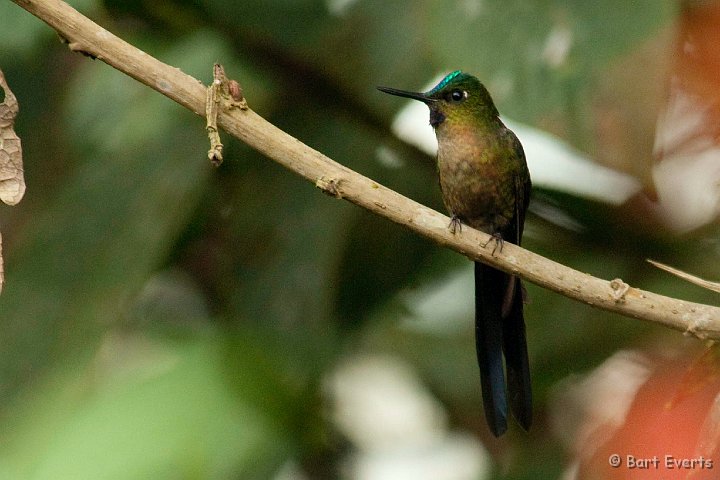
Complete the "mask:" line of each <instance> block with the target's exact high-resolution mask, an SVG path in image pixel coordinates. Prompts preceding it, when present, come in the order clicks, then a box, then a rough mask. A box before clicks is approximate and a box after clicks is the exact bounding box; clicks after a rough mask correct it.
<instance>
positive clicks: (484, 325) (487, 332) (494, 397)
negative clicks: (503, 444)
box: [475, 262, 507, 437]
mask: <svg viewBox="0 0 720 480" xmlns="http://www.w3.org/2000/svg"><path fill="white" fill-rule="evenodd" d="M505 276H506V274H505V273H503V272H501V271H500V270H496V269H494V268H492V267H488V266H487V265H484V264H482V263H478V262H475V348H476V350H477V358H478V364H479V366H480V384H481V386H482V397H483V407H484V409H485V419H486V420H487V423H488V426H489V427H490V431H491V432H492V433H493V435H495V436H496V437H499V436H500V435H502V434H503V433H505V431H506V430H507V398H506V395H505V374H504V373H503V360H502V352H503V321H502V313H501V311H502V304H503V299H504V297H505V295H504V292H505V288H504V287H503V285H504V284H505V283H506V282H505Z"/></svg>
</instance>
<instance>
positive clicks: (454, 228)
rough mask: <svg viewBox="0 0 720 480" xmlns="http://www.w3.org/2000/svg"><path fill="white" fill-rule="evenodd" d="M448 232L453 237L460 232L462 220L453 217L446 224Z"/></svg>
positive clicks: (455, 216)
mask: <svg viewBox="0 0 720 480" xmlns="http://www.w3.org/2000/svg"><path fill="white" fill-rule="evenodd" d="M448 230H450V233H452V234H453V235H455V232H462V220H460V217H458V216H457V215H453V216H452V218H451V219H450V223H449V224H448Z"/></svg>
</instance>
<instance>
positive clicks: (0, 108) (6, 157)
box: [0, 70, 25, 278]
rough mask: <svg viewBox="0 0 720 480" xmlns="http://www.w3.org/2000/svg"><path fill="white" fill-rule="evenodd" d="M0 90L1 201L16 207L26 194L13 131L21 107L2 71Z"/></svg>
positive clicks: (0, 74) (0, 72) (17, 139)
mask: <svg viewBox="0 0 720 480" xmlns="http://www.w3.org/2000/svg"><path fill="white" fill-rule="evenodd" d="M0 88H2V89H3V90H5V100H4V101H3V103H0V200H2V201H3V202H5V203H7V204H8V205H15V204H17V203H18V202H19V201H20V200H21V199H22V197H23V195H24V194H25V178H24V175H23V165H22V146H21V145H20V137H18V136H17V134H16V133H15V131H14V130H13V123H14V122H15V117H16V116H17V114H18V110H19V107H18V102H17V98H15V95H13V93H12V92H11V91H10V87H8V85H7V82H6V81H5V76H4V75H3V72H2V70H0ZM1 273H2V271H1V270H0V274H1ZM0 278H2V277H0Z"/></svg>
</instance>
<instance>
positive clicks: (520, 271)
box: [13, 0, 720, 339]
mask: <svg viewBox="0 0 720 480" xmlns="http://www.w3.org/2000/svg"><path fill="white" fill-rule="evenodd" d="M13 1H14V2H15V3H16V4H18V5H19V6H21V7H22V8H24V9H26V10H27V11H29V12H30V13H32V14H33V15H35V16H37V17H38V18H40V19H41V20H43V21H44V22H46V23H47V24H48V25H50V26H51V27H52V28H54V29H55V30H56V31H57V32H58V33H59V34H60V36H61V37H62V38H64V39H66V40H67V42H68V46H69V47H70V49H71V50H73V51H78V52H81V53H84V54H86V55H89V56H91V57H95V58H97V59H99V60H102V61H103V62H105V63H107V64H108V65H110V66H112V67H114V68H116V69H117V70H120V71H121V72H123V73H125V74H127V75H129V76H131V77H132V78H134V79H136V80H138V81H139V82H142V83H143V84H145V85H147V86H149V87H150V88H152V89H154V90H157V91H158V92H160V93H162V94H163V95H165V96H167V97H168V98H170V99H172V100H174V101H176V102H177V103H179V104H180V105H182V106H184V107H186V108H188V109H189V110H191V111H193V112H195V113H196V114H198V115H200V116H204V115H205V100H206V89H205V87H204V86H203V85H202V84H201V83H200V82H199V81H198V80H196V79H194V78H193V77H191V76H189V75H187V74H185V73H183V72H181V71H180V70H178V69H177V68H174V67H171V66H169V65H166V64H164V63H162V62H160V61H158V60H157V59H155V58H153V57H151V56H149V55H148V54H146V53H145V52H143V51H141V50H139V49H137V48H135V47H133V46H132V45H130V44H128V43H127V42H125V41H123V40H121V39H120V38H118V37H116V36H115V35H113V34H111V33H110V32H108V31H107V30H105V29H104V28H102V27H100V26H99V25H97V24H95V23H94V22H92V21H91V20H89V19H88V18H86V17H84V16H83V15H81V14H80V13H79V12H77V11H76V10H75V9H73V8H72V7H70V6H69V5H67V4H66V3H64V2H62V1H60V0H13ZM218 125H220V126H221V127H222V128H223V129H224V130H225V131H226V132H228V133H230V134H231V135H233V136H235V137H237V138H239V139H240V140H242V141H243V142H245V143H247V144H248V145H250V146H251V147H253V148H254V149H256V150H258V151H259V152H261V153H263V154H264V155H266V156H267V157H269V158H271V159H273V160H275V161H276V162H278V163H280V164H281V165H283V166H284V167H285V168H287V169H289V170H292V171H293V172H295V173H297V174H298V175H300V176H302V177H304V178H306V179H307V180H309V181H311V182H313V183H314V184H315V185H316V186H317V187H318V188H320V189H321V190H323V191H324V192H325V193H327V194H329V195H332V196H334V197H336V198H342V199H345V200H348V201H350V202H352V203H354V204H356V205H358V206H361V207H363V208H365V209H367V210H370V211H371V212H373V213H375V214H377V215H380V216H383V217H385V218H387V219H389V220H392V221H393V222H395V223H398V224H400V225H403V226H405V227H407V228H409V229H410V230H412V231H414V232H416V233H418V234H420V235H423V236H425V237H427V238H429V239H431V240H433V241H434V242H436V243H438V244H440V245H443V246H447V247H449V248H452V249H453V250H456V251H458V252H460V253H462V254H463V255H466V256H467V257H469V258H470V259H472V260H478V261H480V262H484V263H487V264H489V265H492V266H495V267H497V268H499V269H501V270H504V271H506V272H510V273H512V274H515V275H518V276H520V277H522V278H524V279H527V280H529V281H531V282H533V283H536V284H538V285H540V286H542V287H545V288H548V289H550V290H553V291H555V292H558V293H560V294H561V295H564V296H566V297H569V298H573V299H575V300H578V301H581V302H584V303H587V304H588V305H592V306H594V307H597V308H601V309H604V310H608V311H611V312H616V313H619V314H621V315H625V316H628V317H633V318H638V319H642V320H647V321H651V322H657V323H660V324H662V325H665V326H667V327H670V328H674V329H676V330H680V331H684V332H686V333H689V334H693V335H695V336H697V337H698V338H703V339H704V338H712V339H720V308H718V307H713V306H709V305H702V304H698V303H692V302H686V301H683V300H678V299H674V298H670V297H665V296H662V295H658V294H655V293H652V292H646V291H643V290H640V289H637V288H633V287H630V286H629V285H627V284H626V283H624V282H623V281H622V280H620V279H615V280H613V281H611V282H608V281H605V280H602V279H599V278H595V277H593V276H591V275H587V274H585V273H582V272H578V271H577V270H573V269H571V268H569V267H566V266H564V265H561V264H559V263H556V262H553V261H552V260H549V259H547V258H544V257H541V256H540V255H536V254H534V253H532V252H529V251H527V250H525V249H523V248H520V247H518V246H515V245H512V244H506V245H505V247H504V248H503V251H502V252H497V253H496V254H495V255H492V242H490V245H491V246H490V247H489V248H487V249H485V248H481V247H480V245H484V244H486V243H487V240H488V239H489V237H488V235H486V234H484V233H482V232H479V231H476V230H473V229H471V228H465V229H463V230H462V232H457V233H455V234H453V233H451V232H450V231H449V230H448V228H447V226H448V224H449V222H450V219H449V218H448V217H447V216H445V215H442V214H440V213H438V212H436V211H434V210H431V209H429V208H427V207H424V206H423V205H421V204H419V203H417V202H415V201H413V200H411V199H409V198H406V197H404V196H402V195H400V194H398V193H396V192H394V191H393V190H390V189H388V188H386V187H384V186H382V185H380V184H378V183H376V182H374V181H373V180H372V179H370V178H367V177H365V176H363V175H360V174H358V173H357V172H354V171H352V170H350V169H348V168H346V167H344V166H343V165H341V164H339V163H337V162H335V161H333V160H331V159H330V158H328V157H326V156H325V155H323V154H322V153H320V152H318V151H316V150H313V149H312V148H310V147H308V146H307V145H305V144H303V143H302V142H300V141H299V140H297V139H296V138H294V137H292V136H290V135H288V134H287V133H285V132H283V131H282V130H280V129H279V128H277V127H276V126H274V125H272V124H271V123H269V122H267V121H266V120H265V119H263V118H262V117H260V116H259V115H258V114H256V113H255V112H254V111H252V110H251V109H249V108H248V109H224V110H221V111H220V112H219V115H218Z"/></svg>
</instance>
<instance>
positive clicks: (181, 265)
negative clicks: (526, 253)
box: [0, 0, 718, 479]
mask: <svg viewBox="0 0 720 480" xmlns="http://www.w3.org/2000/svg"><path fill="white" fill-rule="evenodd" d="M70 3H72V4H73V5H74V6H75V7H76V8H78V9H80V10H81V11H82V12H83V13H85V14H86V15H88V16H89V17H90V18H92V19H94V20H96V21H97V22H99V23H100V24H102V25H103V26H104V27H106V28H108V29H109V30H110V31H112V32H113V33H115V34H117V35H119V36H120V37H121V38H124V39H126V40H127V41H129V42H130V43H132V44H134V45H136V46H138V47H139V48H141V49H143V50H145V51H146V52H148V53H149V54H150V55H153V56H155V57H157V58H159V59H160V60H162V61H164V62H167V63H169V64H171V65H174V66H176V67H178V68H180V69H182V70H183V71H185V72H187V73H189V74H191V75H193V76H195V77H196V78H198V79H201V80H202V81H204V82H208V81H209V80H210V78H211V73H212V64H213V62H215V61H219V62H221V63H222V64H223V65H224V66H225V70H226V72H227V73H228V75H229V76H230V77H232V78H236V79H237V80H239V81H240V83H241V84H242V85H243V89H244V91H245V95H246V97H247V98H248V101H249V103H250V106H251V107H252V108H253V109H255V110H256V111H257V112H258V113H260V114H261V115H263V116H265V117H266V118H267V119H268V120H270V121H271V122H273V123H274V124H276V125H278V126H279V127H280V128H283V129H284V130H286V131H287V132H289V133H290V134H291V135H293V136H295V137H297V138H299V139H300V140H301V141H303V142H305V143H307V144H309V145H311V146H312V147H314V148H316V149H318V150H320V151H321V152H323V153H325V154H327V155H328V156H330V157H332V158H334V159H336V160H337V161H339V162H341V163H343V164H344V165H347V166H348V167H350V168H352V169H355V170H358V171H360V172H361V173H363V174H364V175H367V176H370V177H372V178H373V179H375V180H377V181H378V182H380V183H382V184H384V185H387V186H389V187H391V188H393V189H396V190H398V191H400V192H401V193H403V194H405V195H408V196H410V197H412V198H414V199H415V200H418V201H420V202H422V203H425V204H427V205H429V206H432V207H434V208H438V209H441V210H442V205H441V202H440V198H439V191H438V188H437V180H436V178H435V172H434V166H433V163H432V159H431V158H429V157H427V156H426V155H424V154H422V153H421V152H419V151H418V150H417V149H415V148H414V147H412V146H409V145H405V144H403V143H401V142H400V141H398V140H397V139H395V138H393V137H392V136H391V134H390V128H389V125H390V122H391V120H392V119H393V116H394V113H395V111H396V110H397V109H398V108H399V107H400V105H401V103H400V102H399V101H398V100H394V99H391V98H389V97H386V96H382V95H380V94H379V93H377V92H376V91H375V90H374V86H375V85H377V84H387V85H395V86H398V87H402V88H419V87H421V86H422V85H424V84H426V83H427V82H428V81H429V80H430V79H431V78H433V77H435V76H436V75H437V74H438V73H439V72H443V71H448V70H451V69H455V68H461V69H463V70H467V71H470V72H474V73H476V74H478V76H480V77H481V78H483V80H484V81H486V83H487V85H488V87H489V88H490V90H491V92H492V93H493V94H494V96H495V99H496V101H497V103H498V106H499V109H500V111H501V112H503V114H505V115H508V116H509V117H511V118H513V119H515V120H518V121H522V122H525V123H527V124H530V125H534V126H538V127H541V128H545V129H547V130H549V131H551V132H553V133H555V134H558V135H560V136H562V137H563V138H565V139H566V140H568V141H569V142H571V143H573V144H574V146H575V147H577V148H578V149H580V150H582V151H585V152H587V153H588V154H589V155H590V156H593V155H594V153H595V152H597V151H598V150H602V149H603V148H604V147H605V145H604V141H605V140H603V139H601V138H598V137H597V136H596V135H595V134H596V129H597V121H598V120H597V117H596V116H595V115H596V113H597V111H596V109H595V103H594V102H596V101H597V100H598V98H599V96H607V95H608V94H607V92H608V91H609V92H620V91H621V90H619V89H615V87H614V85H619V83H618V84H614V83H613V82H625V79H624V78H621V79H618V78H617V77H613V76H612V75H611V73H612V72H613V71H614V70H613V69H614V68H615V67H616V66H617V65H618V64H620V63H622V62H623V61H624V60H625V59H626V58H627V57H628V56H629V55H632V54H633V52H636V51H637V50H638V49H640V48H644V46H646V45H647V44H648V43H653V42H656V41H659V42H662V41H663V39H666V38H667V35H668V32H669V31H671V29H672V26H673V22H674V20H675V15H676V13H677V10H678V6H677V4H676V3H675V2H671V1H664V2H657V1H656V0H654V1H650V0H644V1H638V2H630V3H628V2H626V1H624V0H611V1H606V2H586V1H559V0H555V1H532V2H527V1H524V0H514V1H510V2H508V1H499V0H493V1H483V2H480V1H477V2H473V1H468V0H458V1H453V2H437V1H422V2H410V1H404V2H381V1H379V0H358V1H341V0H328V1H326V2H321V1H311V0H303V1H291V2H290V1H282V0H274V1H267V0H263V1H260V0H253V1H247V2H231V1H226V0H204V1H201V0H195V1H187V2H181V1H176V2H172V1H143V0H134V1H129V2H126V1H118V0H107V1H105V2H101V1H94V2H93V1H89V0H84V1H75V2H70ZM567 32H571V35H572V42H571V45H572V46H571V48H570V50H569V52H566V54H565V55H564V57H563V58H562V61H561V62H556V61H555V60H553V58H554V57H553V55H554V54H553V51H552V48H553V44H552V39H553V38H556V37H553V35H555V36H557V35H560V36H562V35H567ZM658 39H660V40H658ZM561 43H562V42H561ZM561 53H562V52H561ZM0 67H2V68H3V71H4V72H5V74H6V77H7V80H8V82H9V84H10V86H11V87H12V88H13V90H14V92H15V94H16V95H17V97H18V100H19V102H20V106H21V114H20V116H19V118H18V122H17V125H16V130H17V132H18V133H19V135H20V136H21V138H22V140H23V142H24V151H25V159H24V161H25V175H26V181H27V185H28V190H27V194H26V198H25V200H24V202H23V203H22V204H20V205H19V206H18V207H15V208H7V207H6V208H2V209H0V226H1V227H2V233H3V239H4V240H5V244H4V248H3V251H4V252H5V255H6V265H5V271H6V282H7V284H6V287H5V290H4V292H3V294H2V296H0V337H1V338H3V348H2V349H0V424H2V426H3V428H0V431H2V432H3V433H2V434H0V438H1V439H2V441H1V442H0V445H2V446H3V447H2V448H0V476H1V477H2V478H23V479H25V478H28V479H45V478H53V479H62V478H93V479H101V478H106V479H121V478H188V479H189V478H243V479H245V478H272V477H273V475H274V472H277V471H279V470H280V469H281V467H282V466H283V465H285V464H287V463H288V462H296V463H297V464H298V465H300V468H301V469H302V470H304V471H305V472H306V473H307V474H308V476H310V478H328V477H333V476H337V475H339V474H338V463H339V459H340V457H341V455H342V452H343V450H344V448H345V445H343V442H342V441H339V440H338V439H337V438H336V435H335V434H334V432H333V427H332V425H329V424H328V421H327V418H326V416H325V415H324V409H325V404H324V402H323V400H322V389H321V388H320V385H321V384H322V381H323V378H324V377H325V376H326V375H327V373H328V372H329V371H331V370H332V368H333V367H334V365H336V364H337V362H338V359H339V358H340V357H342V356H344V355H348V354H350V353H352V352H356V351H367V352H386V353H391V354H394V355H398V356H402V357H404V358H405V359H407V360H408V361H410V362H411V363H412V364H413V365H415V366H416V367H417V369H418V371H420V372H421V375H422V377H423V379H424V380H425V381H426V382H427V383H428V385H429V386H430V388H431V390H432V391H433V392H434V393H435V394H436V395H437V396H438V397H439V398H440V399H441V400H442V402H443V403H444V405H445V407H446V408H447V410H448V411H449V412H450V417H451V418H452V422H453V424H454V425H456V426H457V427H458V428H462V429H468V430H472V431H474V432H476V433H477V434H478V435H479V436H481V437H482V438H483V439H484V440H486V441H487V443H488V446H489V448H490V450H491V451H492V452H494V453H498V451H501V452H514V453H513V454H512V455H511V458H512V463H511V464H510V465H506V466H505V468H503V469H502V470H503V472H504V477H503V478H528V479H529V478H532V479H539V478H557V477H558V475H559V474H560V472H561V470H562V468H563V465H564V459H563V455H562V452H561V449H560V447H559V444H558V443H554V442H552V441H549V440H548V439H549V438H550V436H551V434H550V432H549V425H548V423H547V420H546V418H545V412H546V399H547V393H548V390H549V389H550V388H551V386H552V385H554V384H555V383H556V382H557V381H558V380H560V379H562V378H564V377H565V376H567V375H569V374H571V373H581V372H583V371H585V370H588V369H590V368H592V367H593V366H595V365H597V364H598V363H599V362H601V361H602V360H603V359H604V358H606V357H607V356H608V355H609V354H610V353H612V352H613V351H615V350H616V349H618V348H622V347H626V346H631V345H637V344H642V343H646V342H649V341H652V340H651V339H652V338H653V337H655V336H658V335H676V334H675V333H667V332H665V331H661V329H660V328H659V327H655V326H649V325H645V324H642V323H639V322H637V321H634V320H629V319H624V318H621V317H618V316H614V315H610V314H607V313H605V312H601V311H597V310H593V309H591V308H589V307H587V306H585V305H581V304H578V303H574V302H572V301H570V300H568V299H566V298H562V297H559V296H557V295H555V294H553V293H550V292H547V291H544V290H542V289H540V288H537V287H535V286H533V285H529V286H528V290H529V294H530V298H531V303H530V305H528V307H527V309H526V310H527V320H528V329H529V333H528V338H529V343H530V350H531V352H530V354H531V359H532V362H533V381H534V385H535V391H536V402H535V404H536V409H537V422H536V425H535V426H534V427H533V430H532V431H531V433H530V434H528V435H525V434H523V433H520V432H511V434H510V435H509V438H508V440H504V441H502V442H501V443H499V444H494V443H493V442H494V441H493V440H491V439H490V438H489V437H488V434H487V431H486V428H485V426H484V424H483V420H482V411H481V410H480V407H479V405H480V400H479V399H480V392H479V382H478V381H477V372H476V365H475V356H474V355H475V354H474V346H473V344H472V342H473V337H472V326H471V320H470V317H469V316H468V317H466V318H464V319H461V321H462V322H464V323H463V325H464V326H463V327H462V328H461V329H460V331H458V332H450V333H443V334H436V333H433V332H430V331H423V330H422V329H419V328H413V327H412V323H413V322H412V321H410V327H408V323H407V322H399V321H398V319H399V318H401V317H407V315H408V308H407V305H406V304H405V303H404V301H403V298H405V297H404V295H405V294H407V293H408V292H412V291H415V290H417V289H420V288H423V287H427V286H429V285H430V286H432V285H437V284H438V283H442V282H443V281H445V280H446V279H448V278H449V276H450V274H451V273H452V272H456V271H458V270H460V271H462V270H463V269H466V268H469V266H468V262H465V261H464V259H462V258H461V257H460V256H458V255H455V254H453V253H451V252H446V251H442V250H441V249H439V248H437V247H436V246H434V245H432V244H431V243H429V242H428V241H426V240H424V239H422V238H418V237H417V236H415V235H412V234H410V233H409V232H407V231H405V230H404V229H402V228H400V227H399V226H397V225H394V224H390V223H389V222H387V221H384V220H381V219H378V218H375V217H373V216H372V215H370V214H369V213H367V212H365V211H361V210H359V209H358V208H355V207H353V206H351V205H349V204H346V203H344V202H338V201H334V200H332V199H329V198H328V197H326V196H324V195H321V194H320V192H318V191H317V189H315V188H314V187H313V186H312V185H311V184H308V183H306V182H304V181H303V180H301V179H299V178H297V177H295V176H293V175H292V174H290V173H289V172H287V171H285V170H283V169H282V168H280V167H279V166H278V165H276V164H274V163H272V162H270V161H268V160H267V159H266V158H264V157H262V156H260V155H259V154H257V153H256V152H254V151H252V150H250V149H249V148H248V147H246V146H245V145H242V144H240V143H239V142H237V141H235V140H234V139H231V138H228V137H227V135H223V140H224V141H225V143H226V150H225V152H226V154H225V158H226V162H225V164H223V166H222V167H221V168H219V169H217V170H215V169H213V168H212V167H211V166H210V165H209V163H208V162H207V161H204V158H205V152H206V150H207V139H206V136H205V133H204V123H203V121H202V120H201V119H200V118H197V117H194V116H193V115H192V114H191V113H189V112H187V111H185V110H183V109H182V108H181V107H179V106H178V105H175V104H173V103H172V102H171V101H169V100H168V99H166V98H164V97H162V96H161V95H159V94H158V93H156V92H154V91H151V90H149V89H148V88H146V87H144V86H142V85H139V84H137V83H136V82H134V81H133V80H131V79H129V78H126V77H124V76H123V75H122V74H120V73H119V72H117V71H114V70H113V69H111V68H110V67H108V66H106V65H105V64H103V63H101V62H100V61H92V60H90V59H88V58H85V57H81V56H78V55H74V54H71V53H70V52H69V51H68V49H67V48H66V47H65V46H64V45H63V44H61V42H59V41H58V38H57V36H56V35H55V33H54V32H53V31H52V30H51V29H50V28H49V27H47V26H46V25H44V24H43V23H41V22H40V21H39V20H37V19H35V18H34V17H32V16H31V15H30V14H28V13H27V12H25V11H24V10H22V9H21V8H19V7H17V6H16V5H14V4H12V3H11V2H2V3H0ZM635 73H636V75H637V78H642V76H643V74H644V72H643V71H639V70H638V71H636V72H635ZM640 89H642V85H640V86H638V90H640ZM636 93H637V92H636V91H632V90H630V91H629V92H628V91H627V89H625V90H622V95H625V97H622V98H614V100H615V101H619V102H623V101H627V102H632V95H634V94H636ZM611 96H612V94H611ZM657 103H658V104H659V103H661V99H659V100H658V102H657ZM645 114H646V115H647V116H648V118H650V121H648V122H647V123H648V124H652V123H653V122H654V118H655V115H656V114H657V111H652V110H651V111H648V112H646V113H645ZM641 133H642V134H643V135H645V136H644V137H642V136H641V137H639V138H637V141H638V142H644V143H648V144H650V145H652V140H651V139H652V135H653V132H652V131H644V132H641ZM648 139H650V140H648ZM383 152H384V153H383ZM383 159H384V160H383ZM634 161H635V162H634V163H633V164H632V165H630V164H628V165H621V166H620V168H621V169H625V170H626V171H636V170H638V169H639V170H643V169H645V170H647V169H648V168H649V166H650V161H651V159H650V158H649V157H648V158H647V159H637V158H636V159H634ZM643 165H644V167H643ZM536 187H537V188H536V192H535V195H536V198H537V199H538V201H545V202H550V203H554V204H555V205H556V206H557V208H559V209H561V210H564V211H565V212H568V213H569V214H571V215H572V216H573V218H574V219H575V220H576V221H577V222H579V224H580V225H582V227H583V228H581V229H580V230H577V231H575V230H568V229H564V228H563V227H560V226H558V225H555V224H553V223H552V222H548V221H547V220H545V219H541V218H539V217H537V216H532V217H531V218H530V219H529V220H528V227H527V229H526V232H527V234H526V242H525V246H526V247H527V248H529V249H531V250H533V251H536V252H538V253H540V254H542V255H545V256H548V257H550V258H552V259H554V260H556V261H558V262H561V263H565V264H567V265H569V266H572V267H574V268H576V269H578V270H581V271H586V272H589V273H591V274H594V275H597V276H600V277H604V278H607V279H611V278H615V277H621V278H623V279H624V280H626V281H628V282H629V283H630V284H632V285H637V286H639V287H641V288H645V289H649V290H653V291H657V292H659V293H665V294H669V295H672V296H678V297H682V298H686V299H689V300H694V301H700V302H704V303H712V302H714V301H715V297H714V296H713V294H711V293H709V292H703V291H702V290H699V289H697V288H696V287H691V286H688V285H685V284H682V283H681V282H679V281H678V280H676V279H675V278H672V277H670V276H668V275H666V274H664V273H662V272H659V271H657V270H656V269H654V268H653V267H650V266H648V265H647V264H646V263H645V261H644V259H645V258H646V257H648V256H652V257H654V258H657V259H658V260H661V261H663V262H665V263H669V264H673V265H674V266H677V267H679V268H683V269H687V270H689V271H691V272H693V273H695V274H698V275H701V276H707V277H708V278H710V279H713V278H715V279H717V278H718V275H717V273H718V272H717V267H716V265H717V260H718V258H717V257H718V248H717V243H716V242H715V241H714V240H712V239H713V238H716V233H717V229H716V228H715V227H708V228H706V229H704V230H702V231H700V232H695V233H690V234H687V235H685V236H683V237H677V236H675V235H674V234H672V232H669V231H662V230H660V229H641V228H638V224H637V223H636V221H635V220H636V219H635V218H634V217H633V214H632V212H628V211H627V210H623V209H620V208H617V207H612V206H609V205H606V204H602V203H597V202H594V201H590V200H587V199H584V198H581V197H577V196H572V195H569V194H567V193H563V192H556V191H552V190H549V189H544V188H543V187H542V185H536ZM455 300H456V301H457V302H459V303H463V304H468V305H469V304H470V302H471V299H470V298H466V297H461V296H460V295H458V298H456V299H454V300H453V302H454V301H455ZM498 457H499V458H507V457H508V455H504V456H503V455H498ZM539 459H543V461H542V462H540V460H539ZM50 472H52V473H50ZM498 475H499V473H498Z"/></svg>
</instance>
